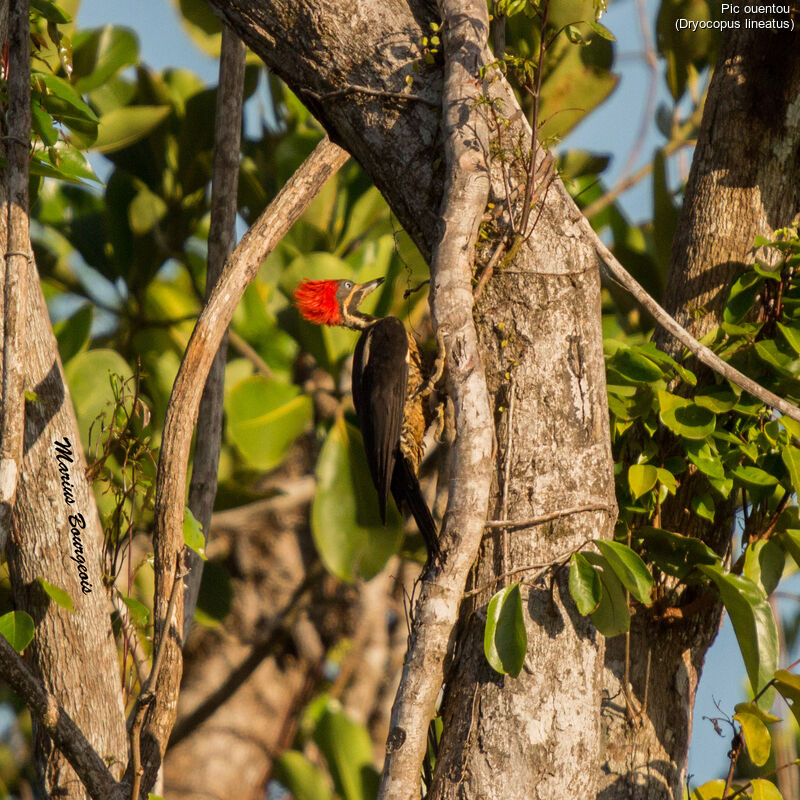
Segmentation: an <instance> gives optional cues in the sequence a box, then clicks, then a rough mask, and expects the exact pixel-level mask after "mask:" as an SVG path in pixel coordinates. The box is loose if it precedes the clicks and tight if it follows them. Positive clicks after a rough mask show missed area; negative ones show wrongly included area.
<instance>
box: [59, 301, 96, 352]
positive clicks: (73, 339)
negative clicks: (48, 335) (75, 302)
mask: <svg viewBox="0 0 800 800" xmlns="http://www.w3.org/2000/svg"><path fill="white" fill-rule="evenodd" d="M92 316H93V311H92V306H91V305H85V306H81V308H79V309H78V310H77V311H76V312H75V313H74V314H73V315H72V316H71V317H70V318H69V319H67V320H64V321H63V322H59V323H57V324H56V325H54V326H53V330H54V331H55V334H56V341H57V342H58V352H59V353H60V355H61V361H62V363H64V364H66V363H67V362H68V361H70V360H71V359H72V358H74V357H75V356H76V355H78V353H82V352H83V351H84V350H86V348H87V347H88V346H89V331H90V330H91V328H92Z"/></svg>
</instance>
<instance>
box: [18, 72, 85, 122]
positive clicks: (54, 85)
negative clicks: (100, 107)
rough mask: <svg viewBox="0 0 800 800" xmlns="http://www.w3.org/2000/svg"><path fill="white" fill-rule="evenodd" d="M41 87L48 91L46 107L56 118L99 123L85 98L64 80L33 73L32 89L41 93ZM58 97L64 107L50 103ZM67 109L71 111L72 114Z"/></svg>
mask: <svg viewBox="0 0 800 800" xmlns="http://www.w3.org/2000/svg"><path fill="white" fill-rule="evenodd" d="M41 86H44V87H45V88H46V89H47V94H46V95H45V107H46V108H47V109H48V110H49V111H51V113H53V114H54V116H61V117H66V118H68V119H73V118H75V119H85V120H88V121H90V122H95V123H96V122H98V121H99V120H98V118H97V115H96V114H95V113H94V111H92V109H91V108H90V107H89V106H88V105H86V103H85V102H84V101H83V98H81V96H80V95H79V94H78V93H77V92H76V91H75V90H74V89H73V88H72V86H71V85H70V84H69V83H68V82H67V81H65V80H64V79H63V78H59V77H57V76H56V75H48V74H47V73H44V72H32V73H31V89H33V90H35V91H41ZM51 97H56V98H58V99H59V100H60V101H62V105H57V106H54V105H53V104H52V103H50V102H49V98H51ZM67 109H71V112H70V111H68V110H67Z"/></svg>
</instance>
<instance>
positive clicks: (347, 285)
mask: <svg viewBox="0 0 800 800" xmlns="http://www.w3.org/2000/svg"><path fill="white" fill-rule="evenodd" d="M344 288H345V289H352V288H353V282H352V281H345V282H344Z"/></svg>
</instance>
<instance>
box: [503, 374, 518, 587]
mask: <svg viewBox="0 0 800 800" xmlns="http://www.w3.org/2000/svg"><path fill="white" fill-rule="evenodd" d="M508 392H509V398H508V417H507V418H506V452H505V453H504V454H503V460H504V462H505V463H504V465H503V497H502V500H501V502H500V516H501V517H502V518H503V519H505V518H506V516H507V514H508V485H509V483H510V482H511V453H512V448H513V446H514V436H513V425H514V397H515V396H516V392H515V391H514V373H513V372H512V373H511V375H510V377H509V379H508ZM500 536H501V537H502V554H503V555H502V559H503V560H502V567H503V573H506V572H507V570H508V528H501V529H500Z"/></svg>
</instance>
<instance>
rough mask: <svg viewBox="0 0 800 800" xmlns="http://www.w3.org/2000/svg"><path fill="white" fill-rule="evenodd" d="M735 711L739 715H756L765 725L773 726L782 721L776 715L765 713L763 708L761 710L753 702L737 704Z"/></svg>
mask: <svg viewBox="0 0 800 800" xmlns="http://www.w3.org/2000/svg"><path fill="white" fill-rule="evenodd" d="M734 710H735V711H736V713H737V714H739V713H747V714H755V715H756V716H757V717H758V718H759V719H760V720H761V721H762V722H763V723H764V724H765V725H772V723H773V722H780V721H781V718H780V717H776V716H775V715H774V714H770V712H769V711H764V709H763V708H759V707H758V705H757V704H756V703H754V702H753V701H752V700H750V701H749V702H747V703H737V704H736V705H735V706H734Z"/></svg>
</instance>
